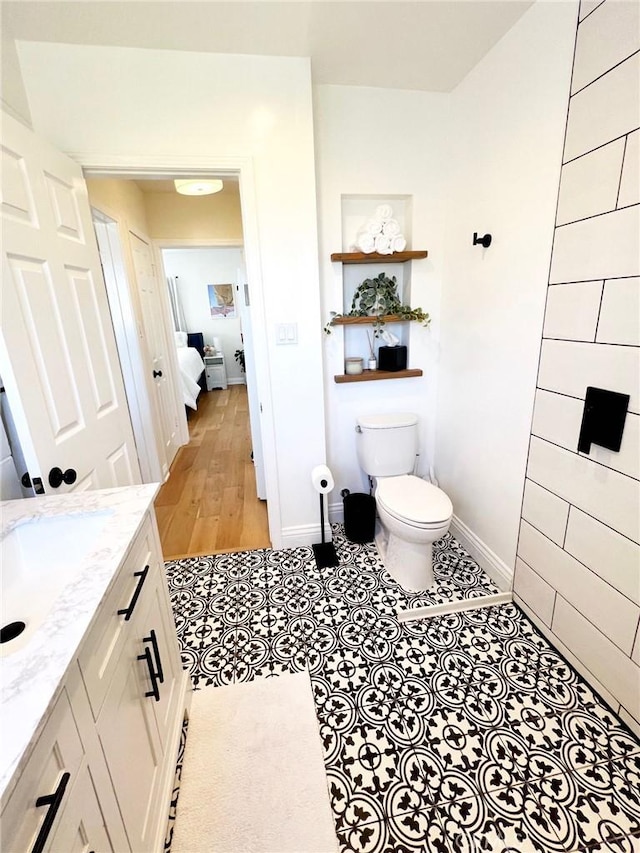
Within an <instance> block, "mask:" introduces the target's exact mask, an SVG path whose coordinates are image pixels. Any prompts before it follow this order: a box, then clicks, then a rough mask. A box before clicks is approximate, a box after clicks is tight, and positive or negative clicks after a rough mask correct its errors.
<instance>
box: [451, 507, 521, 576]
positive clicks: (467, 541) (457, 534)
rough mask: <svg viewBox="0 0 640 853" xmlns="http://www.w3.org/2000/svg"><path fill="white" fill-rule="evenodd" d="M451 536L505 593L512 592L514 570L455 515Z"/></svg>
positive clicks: (452, 520)
mask: <svg viewBox="0 0 640 853" xmlns="http://www.w3.org/2000/svg"><path fill="white" fill-rule="evenodd" d="M449 529H450V531H451V535H452V536H453V537H454V538H455V539H457V540H458V542H459V543H460V544H461V545H462V547H463V548H465V549H466V550H467V551H468V552H469V554H470V555H471V556H472V557H473V559H474V560H475V561H476V563H477V564H478V565H479V566H480V568H482V569H484V570H485V572H486V573H487V574H488V575H489V577H490V578H491V580H492V581H493V582H494V583H495V584H496V585H497V586H498V589H501V590H502V591H503V592H506V591H507V590H510V589H511V588H512V585H513V569H511V568H509V566H507V564H506V563H505V562H503V561H502V560H501V559H500V557H498V555H497V554H495V553H494V552H493V551H492V550H491V548H489V547H487V545H485V543H484V542H483V541H482V539H480V538H479V537H478V536H476V534H475V533H474V532H473V531H472V530H471V529H470V528H469V527H467V525H466V524H464V522H462V521H460V519H459V518H458V517H457V516H456V515H454V516H453V518H452V519H451V527H450V528H449Z"/></svg>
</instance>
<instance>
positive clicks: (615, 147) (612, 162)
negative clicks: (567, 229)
mask: <svg viewBox="0 0 640 853" xmlns="http://www.w3.org/2000/svg"><path fill="white" fill-rule="evenodd" d="M624 148H625V140H624V139H616V140H615V142H610V143H609V144H608V145H604V146H603V147H602V148H597V149H596V150H595V151H592V152H591V153H590V154H585V155H584V157H579V158H578V159H577V160H573V161H572V162H571V163H567V164H566V165H565V166H564V167H563V169H562V177H561V179H560V196H559V197H558V215H557V220H556V223H557V224H558V225H564V224H565V223H566V222H574V221H575V220H576V219H585V218H586V217H587V216H596V215H597V214H598V213H605V212H606V211H609V210H615V208H616V202H617V200H618V187H619V185H620V174H621V172H622V158H623V155H624Z"/></svg>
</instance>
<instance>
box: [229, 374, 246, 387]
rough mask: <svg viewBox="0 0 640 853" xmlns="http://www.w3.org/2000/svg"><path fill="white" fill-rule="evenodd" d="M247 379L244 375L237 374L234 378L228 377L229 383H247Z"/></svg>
mask: <svg viewBox="0 0 640 853" xmlns="http://www.w3.org/2000/svg"><path fill="white" fill-rule="evenodd" d="M246 384H247V380H246V379H245V378H244V376H236V377H235V378H234V379H227V385H246Z"/></svg>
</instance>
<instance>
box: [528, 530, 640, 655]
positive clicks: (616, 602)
mask: <svg viewBox="0 0 640 853" xmlns="http://www.w3.org/2000/svg"><path fill="white" fill-rule="evenodd" d="M518 556H519V557H520V559H521V560H523V561H524V562H525V563H526V564H527V565H528V566H530V567H531V568H532V569H533V570H534V571H535V572H536V574H538V575H539V576H540V577H541V578H542V579H543V580H545V581H546V582H547V583H548V584H550V585H551V584H553V587H554V588H555V589H556V590H557V591H558V592H559V593H560V595H561V596H563V598H565V599H566V600H567V601H568V602H569V603H570V604H572V605H573V606H574V607H575V608H576V609H577V610H579V611H580V613H582V614H583V616H585V617H586V618H587V619H588V620H589V621H590V622H591V623H592V624H593V625H595V627H596V628H598V629H599V630H600V631H602V633H603V634H605V635H606V636H607V637H609V639H610V640H611V641H612V642H613V643H615V644H616V646H618V648H619V649H621V650H622V651H623V652H626V653H627V654H628V655H630V654H631V650H632V648H633V642H634V640H635V636H636V628H637V626H638V617H639V616H640V607H638V605H637V604H635V603H634V602H632V601H630V600H629V599H628V598H626V597H625V596H623V595H622V594H621V593H620V592H618V590H617V589H615V588H614V587H612V586H610V585H609V584H608V583H607V582H606V581H604V580H602V578H600V577H599V575H596V574H595V573H594V572H592V571H591V570H590V569H588V568H586V567H585V566H584V565H583V564H582V563H580V562H579V561H578V560H576V559H575V558H574V557H572V556H571V555H570V554H568V553H567V552H566V551H563V550H562V548H560V547H559V546H558V545H556V544H555V543H554V542H552V541H551V540H550V539H547V537H546V536H544V535H543V534H542V533H539V532H538V531H537V530H536V529H535V528H534V527H532V526H531V525H530V524H528V523H527V522H526V521H523V522H522V527H521V529H520V539H519V541H518Z"/></svg>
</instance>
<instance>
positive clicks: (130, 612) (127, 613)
mask: <svg viewBox="0 0 640 853" xmlns="http://www.w3.org/2000/svg"><path fill="white" fill-rule="evenodd" d="M148 574H149V566H145V567H144V569H143V570H142V571H141V572H134V573H133V576H134V578H140V580H139V581H138V585H137V586H136V588H135V591H134V593H133V596H132V598H131V601H130V602H129V606H128V607H125V608H124V610H118V616H124V621H125V622H128V621H129V619H131V617H132V616H133V611H134V609H135V606H136V603H137V601H138V599H139V598H140V593H141V592H142V587H143V586H144V582H145V581H146V579H147V575H148Z"/></svg>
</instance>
